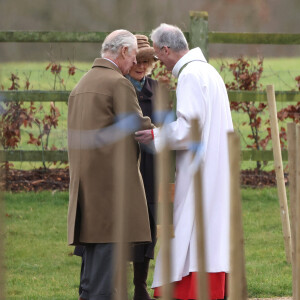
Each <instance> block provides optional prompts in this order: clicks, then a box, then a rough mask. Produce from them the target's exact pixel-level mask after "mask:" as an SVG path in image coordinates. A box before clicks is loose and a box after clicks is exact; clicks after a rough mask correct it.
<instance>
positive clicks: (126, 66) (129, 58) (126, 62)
mask: <svg viewBox="0 0 300 300" xmlns="http://www.w3.org/2000/svg"><path fill="white" fill-rule="evenodd" d="M125 48H126V49H124V56H123V58H124V59H123V62H122V66H120V69H121V71H122V73H123V75H127V74H128V73H129V71H130V69H131V68H132V66H133V65H134V64H136V54H137V48H133V49H131V51H129V49H128V47H125Z"/></svg>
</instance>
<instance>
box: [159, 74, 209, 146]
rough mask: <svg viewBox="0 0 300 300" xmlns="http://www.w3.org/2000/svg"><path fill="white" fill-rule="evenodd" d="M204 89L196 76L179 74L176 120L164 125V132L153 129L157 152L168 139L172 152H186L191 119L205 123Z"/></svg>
mask: <svg viewBox="0 0 300 300" xmlns="http://www.w3.org/2000/svg"><path fill="white" fill-rule="evenodd" d="M205 90H206V87H205V85H204V84H203V82H202V81H201V78H199V76H197V74H193V73H190V72H189V73H186V74H184V73H183V74H181V75H180V78H179V81H178V86H177V90H176V96H177V108H176V116H177V120H176V121H174V122H172V123H169V124H167V125H166V127H165V130H162V129H160V128H157V129H154V145H155V148H156V149H157V150H159V149H160V148H161V145H162V144H164V143H165V140H166V139H168V142H169V146H170V147H171V149H172V150H186V149H188V147H189V142H190V129H191V119H193V118H198V119H199V120H200V124H204V121H205Z"/></svg>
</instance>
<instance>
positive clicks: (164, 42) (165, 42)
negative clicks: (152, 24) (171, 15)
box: [151, 23, 189, 52]
mask: <svg viewBox="0 0 300 300" xmlns="http://www.w3.org/2000/svg"><path fill="white" fill-rule="evenodd" d="M151 40H152V41H153V43H155V44H156V46H157V47H158V48H160V49H161V48H162V47H164V46H167V47H169V48H171V49H172V50H174V51H175V52H180V51H183V50H188V49H189V46H188V43H187V41H186V38H185V36H184V34H183V32H182V31H181V30H180V28H178V27H177V26H173V25H169V24H165V23H163V24H160V26H158V27H157V28H156V29H154V30H153V31H152V33H151Z"/></svg>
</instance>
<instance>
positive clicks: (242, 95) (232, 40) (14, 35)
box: [0, 11, 300, 161]
mask: <svg viewBox="0 0 300 300" xmlns="http://www.w3.org/2000/svg"><path fill="white" fill-rule="evenodd" d="M139 33H142V34H145V35H147V36H149V34H150V32H139ZM184 34H185V36H186V38H187V41H188V42H189V45H190V47H191V48H193V47H200V48H201V49H202V51H203V53H204V55H205V56H206V58H207V59H208V58H209V54H208V50H209V44H213V43H221V44H273V45H275V44H279V45H300V33H298V34H286V33H229V32H215V31H209V30H208V14H207V12H198V11H191V12H190V28H189V31H188V32H184ZM107 35H108V32H58V31H0V42H2V43H102V42H103V41H104V39H105V37H106V36H107ZM69 93H70V92H69V91H1V92H0V101H6V102H9V101H24V102H25V101H27V102H29V101H33V102H50V101H53V102H66V103H67V101H68V95H69ZM228 95H229V100H230V101H236V102H267V94H266V92H250V91H229V92H228ZM173 97H174V95H172V98H173ZM276 101H277V102H298V101H300V92H291V91H283V92H276ZM282 157H283V160H287V152H286V151H282ZM67 159H68V157H67V152H66V151H27V150H17V151H11V150H10V151H5V150H2V151H0V161H5V160H8V161H67ZM242 160H244V161H251V160H252V161H271V160H273V153H272V151H262V150H259V151H257V150H243V151H242Z"/></svg>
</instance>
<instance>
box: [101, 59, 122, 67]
mask: <svg viewBox="0 0 300 300" xmlns="http://www.w3.org/2000/svg"><path fill="white" fill-rule="evenodd" d="M103 59H106V60H108V61H110V62H111V63H113V64H114V65H115V66H117V67H118V69H120V68H119V66H118V65H117V64H116V63H115V62H114V61H112V60H111V59H109V58H106V57H103Z"/></svg>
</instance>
